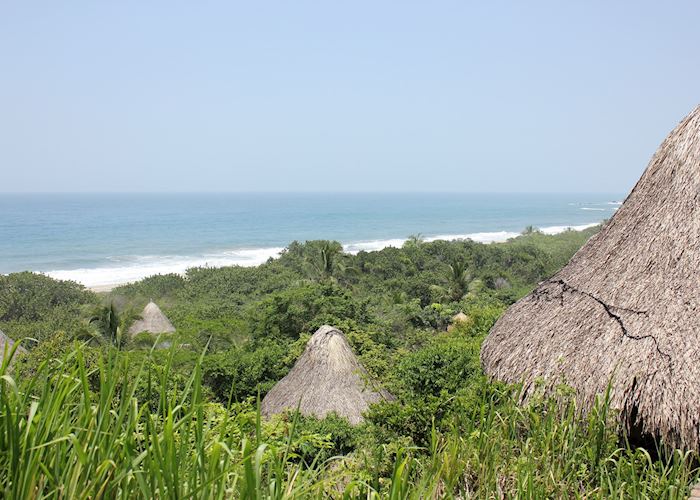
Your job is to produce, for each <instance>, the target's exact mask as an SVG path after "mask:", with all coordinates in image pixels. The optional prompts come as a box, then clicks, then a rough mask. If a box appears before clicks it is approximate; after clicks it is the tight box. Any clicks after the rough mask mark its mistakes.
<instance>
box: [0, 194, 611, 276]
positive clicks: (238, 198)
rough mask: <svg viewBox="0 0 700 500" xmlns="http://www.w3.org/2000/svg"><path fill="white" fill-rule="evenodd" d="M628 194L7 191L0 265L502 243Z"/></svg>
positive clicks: (155, 262) (131, 267) (607, 209)
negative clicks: (314, 243) (412, 243)
mask: <svg viewBox="0 0 700 500" xmlns="http://www.w3.org/2000/svg"><path fill="white" fill-rule="evenodd" d="M622 198H623V195H622V194H457V193H449V194H446V193H445V194H441V193H405V194H403V193H402V194H381V193H372V194H369V193H368V194H350V193H343V194H333V193H324V194H318V193H298V194H279V193H262V194H260V193H256V194H253V193H246V194H238V193H230V194H0V273H10V272H16V271H23V270H31V271H41V272H45V273H48V274H49V275H51V276H54V277H57V278H62V279H72V280H75V281H78V282H81V283H83V284H85V285H87V286H99V285H106V284H115V283H124V282H128V281H133V280H136V279H139V278H142V277H145V276H149V275H152V274H158V273H168V272H183V271H184V270H185V269H187V268H188V267H192V266H202V265H209V266H224V265H236V264H238V265H255V264H259V263H261V262H264V261H265V260H266V259H268V258H269V257H274V256H275V255H277V254H278V253H279V251H280V250H281V249H283V248H284V247H285V246H286V245H288V244H289V243H290V242H291V241H294V240H299V241H304V240H309V239H334V240H338V241H340V242H341V243H343V245H344V248H345V250H346V251H348V252H358V251H360V250H368V251H371V250H377V249H380V248H383V247H386V246H390V245H393V246H399V245H401V243H402V242H403V240H404V239H405V238H407V237H408V236H410V235H412V234H418V233H420V234H422V235H423V236H424V237H425V238H426V239H437V238H442V239H457V238H471V239H474V240H476V241H483V242H493V241H503V240H505V239H507V238H509V237H512V236H515V235H517V233H519V232H520V231H522V230H523V229H524V228H525V227H526V226H529V225H533V226H537V227H539V228H541V229H543V230H545V232H549V233H556V232H560V231H562V230H564V229H565V228H566V227H574V228H582V227H585V226H587V225H591V224H595V223H598V222H600V221H602V220H604V219H607V218H610V217H611V216H612V215H613V214H614V211H615V210H616V209H617V207H618V206H619V203H620V201H621V200H622Z"/></svg>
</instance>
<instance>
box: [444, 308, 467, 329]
mask: <svg viewBox="0 0 700 500" xmlns="http://www.w3.org/2000/svg"><path fill="white" fill-rule="evenodd" d="M466 321H469V316H467V315H466V314H464V313H463V312H462V311H460V312H458V313H457V314H455V315H454V316H452V321H451V322H450V325H449V326H448V327H447V331H448V332H450V331H452V330H454V328H455V326H457V325H458V324H459V323H465V322H466Z"/></svg>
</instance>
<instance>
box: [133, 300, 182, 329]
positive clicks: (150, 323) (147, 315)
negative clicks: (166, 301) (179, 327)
mask: <svg viewBox="0 0 700 500" xmlns="http://www.w3.org/2000/svg"><path fill="white" fill-rule="evenodd" d="M174 331H175V327H174V326H173V324H172V323H171V322H170V320H169V319H168V318H167V317H166V316H165V314H163V311H161V310H160V307H158V306H157V305H156V304H155V302H153V301H151V302H149V303H148V304H147V305H146V307H145V308H144V309H143V313H141V319H140V320H138V321H135V322H134V324H133V325H131V328H129V333H130V334H131V335H136V334H137V333H141V332H149V333H172V332H174Z"/></svg>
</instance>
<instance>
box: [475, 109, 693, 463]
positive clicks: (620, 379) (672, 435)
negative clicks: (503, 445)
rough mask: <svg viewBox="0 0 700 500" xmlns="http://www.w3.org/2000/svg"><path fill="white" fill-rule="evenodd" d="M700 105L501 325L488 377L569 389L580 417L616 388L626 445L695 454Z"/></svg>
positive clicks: (491, 339)
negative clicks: (616, 205) (638, 442)
mask: <svg viewBox="0 0 700 500" xmlns="http://www.w3.org/2000/svg"><path fill="white" fill-rule="evenodd" d="M699 193H700V107H698V108H696V109H695V110H694V111H693V112H692V113H690V115H688V116H687V117H686V118H685V119H684V120H683V121H682V122H681V123H680V124H679V125H678V126H677V127H676V128H675V129H674V130H673V132H671V134H670V135H669V136H668V137H667V138H666V140H665V141H664V142H663V143H662V144H661V146H660V147H659V149H658V150H657V151H656V153H655V154H654V156H653V157H652V159H651V162H650V163H649V166H648V167H647V169H646V171H645V172H644V174H643V175H642V177H641V179H640V180H639V182H638V183H637V185H636V186H635V188H634V190H633V191H632V192H631V194H630V195H629V196H628V197H627V199H626V201H625V202H624V204H623V205H622V206H621V207H620V209H619V210H618V211H617V212H616V214H615V216H614V217H613V218H612V219H611V220H610V221H609V222H608V223H607V224H606V225H605V227H604V228H603V229H602V231H601V232H600V233H598V234H597V235H595V236H593V237H592V238H591V239H590V240H589V241H588V243H587V244H586V245H585V246H584V247H583V248H581V250H579V252H578V253H576V255H574V257H573V258H572V259H571V261H570V262H569V263H568V264H567V265H566V267H564V268H563V269H562V270H561V271H560V272H559V273H557V274H556V275H555V276H554V277H552V278H551V279H549V280H547V281H545V282H543V283H540V284H539V286H538V287H537V288H536V289H535V291H534V292H532V293H531V294H530V295H528V296H527V297H525V298H524V299H522V300H520V301H519V302H517V303H516V304H514V305H513V306H512V307H511V308H510V309H509V310H508V311H507V312H506V313H505V315H504V316H503V317H502V318H501V319H500V320H499V321H498V322H497V323H496V325H495V326H494V327H493V329H492V330H491V332H490V334H489V336H488V338H487V339H486V341H485V342H484V344H483V347H482V350H481V360H482V365H483V367H484V369H485V371H486V372H487V374H489V375H490V376H492V377H495V378H498V379H502V380H505V381H509V382H524V387H523V390H524V395H525V397H527V395H528V394H531V393H532V390H533V387H534V386H535V383H536V380H537V379H538V378H541V379H542V380H543V381H544V384H545V386H544V387H545V389H547V388H551V387H552V386H553V385H554V384H556V383H558V382H561V381H562V379H563V381H564V382H566V383H568V384H569V385H571V386H573V387H574V388H575V389H576V390H577V395H578V396H577V397H578V398H579V403H580V404H581V405H582V408H583V409H587V408H590V407H591V405H592V404H593V402H594V400H595V396H596V394H600V393H604V392H605V390H606V387H607V384H608V382H609V381H610V380H612V386H611V390H612V393H611V404H612V406H613V407H614V408H617V409H619V410H620V417H621V418H622V422H623V424H624V425H625V426H626V429H627V431H628V433H629V435H630V437H631V438H633V439H644V438H648V437H655V438H661V439H663V441H664V443H665V444H666V445H667V446H677V447H682V448H686V449H694V450H696V451H697V450H700V436H699V430H700V335H699V334H698V326H699V325H700V194H699Z"/></svg>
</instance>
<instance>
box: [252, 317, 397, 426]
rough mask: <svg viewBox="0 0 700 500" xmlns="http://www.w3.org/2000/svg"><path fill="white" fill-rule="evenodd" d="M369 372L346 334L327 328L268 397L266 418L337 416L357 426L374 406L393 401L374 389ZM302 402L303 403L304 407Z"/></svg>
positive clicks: (321, 331)
mask: <svg viewBox="0 0 700 500" xmlns="http://www.w3.org/2000/svg"><path fill="white" fill-rule="evenodd" d="M369 384H370V382H369V380H368V377H367V372H366V371H365V369H364V368H363V367H362V365H360V363H359V362H358V361H357V358H356V357H355V354H353V352H352V349H351V348H350V345H349V344H348V342H347V340H345V337H344V335H343V332H341V331H340V330H338V329H337V328H333V327H332V326H328V325H324V326H322V327H321V328H319V329H318V330H317V331H316V333H314V334H313V336H312V337H311V339H309V343H308V344H306V350H305V351H304V353H303V354H302V355H301V357H300V358H299V359H298V360H297V362H296V364H295V365H294V367H293V368H292V370H291V371H290V372H289V373H288V374H287V376H286V377H284V378H283V379H282V380H280V381H279V382H278V383H277V384H276V385H275V386H274V387H273V388H272V389H271V390H270V392H268V393H267V395H266V396H265V399H263V401H262V405H261V411H262V414H263V415H265V416H270V415H274V414H277V413H281V412H283V411H284V410H296V409H297V407H299V411H300V412H301V413H303V414H304V415H315V416H316V417H319V418H323V417H325V416H326V415H327V414H328V413H331V412H336V413H337V414H338V415H340V416H342V417H346V418H347V419H348V420H349V421H350V423H351V424H353V425H355V424H358V423H360V422H361V421H362V413H363V412H364V411H365V410H367V408H368V407H369V405H370V404H371V403H376V402H378V401H382V400H391V399H393V396H392V395H391V394H389V393H388V392H386V391H384V390H381V389H375V388H373V387H371V386H370V385H369ZM300 402H301V403H300Z"/></svg>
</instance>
